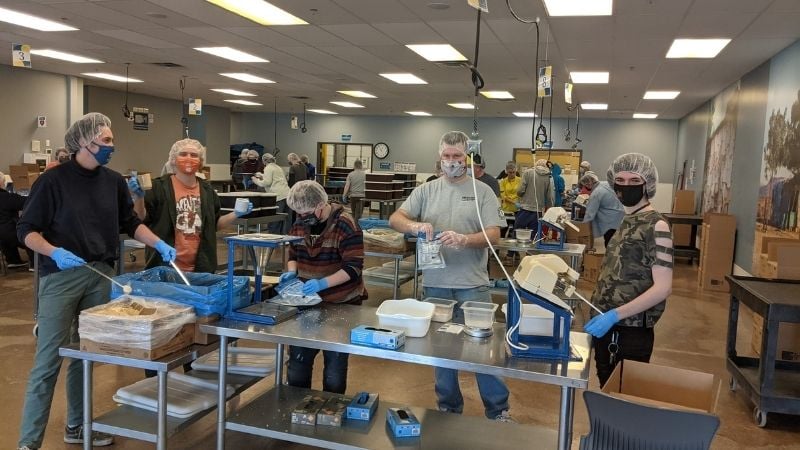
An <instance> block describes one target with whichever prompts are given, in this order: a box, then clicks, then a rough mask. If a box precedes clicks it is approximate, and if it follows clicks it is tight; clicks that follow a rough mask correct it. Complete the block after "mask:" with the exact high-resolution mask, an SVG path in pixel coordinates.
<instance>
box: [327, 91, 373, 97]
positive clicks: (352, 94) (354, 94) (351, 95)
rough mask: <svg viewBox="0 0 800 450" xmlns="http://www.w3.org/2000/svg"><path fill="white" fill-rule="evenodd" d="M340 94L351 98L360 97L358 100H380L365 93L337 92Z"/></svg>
mask: <svg viewBox="0 0 800 450" xmlns="http://www.w3.org/2000/svg"><path fill="white" fill-rule="evenodd" d="M336 92H338V93H340V94H344V95H349V96H350V97H358V98H378V97H375V96H374V95H372V94H369V93H367V92H364V91H336Z"/></svg>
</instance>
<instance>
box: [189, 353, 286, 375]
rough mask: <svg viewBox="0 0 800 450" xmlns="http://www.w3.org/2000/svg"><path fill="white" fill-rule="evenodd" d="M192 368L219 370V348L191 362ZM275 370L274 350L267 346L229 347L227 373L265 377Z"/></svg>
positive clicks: (208, 370) (205, 370)
mask: <svg viewBox="0 0 800 450" xmlns="http://www.w3.org/2000/svg"><path fill="white" fill-rule="evenodd" d="M192 369H194V370H202V371H204V372H219V350H217V351H214V352H211V353H208V354H206V355H203V356H201V357H200V358H197V359H196V360H195V361H194V362H192ZM273 370H275V350H273V349H269V348H252V347H229V348H228V373H235V374H240V375H249V376H254V377H265V376H267V375H269V374H270V373H272V371H273Z"/></svg>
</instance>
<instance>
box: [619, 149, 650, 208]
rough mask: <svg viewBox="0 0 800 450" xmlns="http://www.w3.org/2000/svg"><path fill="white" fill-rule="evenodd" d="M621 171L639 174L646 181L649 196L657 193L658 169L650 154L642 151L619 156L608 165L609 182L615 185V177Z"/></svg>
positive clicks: (646, 190)
mask: <svg viewBox="0 0 800 450" xmlns="http://www.w3.org/2000/svg"><path fill="white" fill-rule="evenodd" d="M620 172H631V173H635V174H637V175H639V176H640V177H642V179H643V180H644V182H645V192H647V198H653V197H655V195H656V185H657V184H658V169H656V165H655V164H654V163H653V160H652V159H650V157H649V156H647V155H643V154H641V153H626V154H624V155H620V156H617V159H615V160H614V162H612V163H611V165H610V166H609V167H608V174H607V178H608V184H610V185H611V186H613V185H614V178H615V177H616V175H617V174H618V173H620Z"/></svg>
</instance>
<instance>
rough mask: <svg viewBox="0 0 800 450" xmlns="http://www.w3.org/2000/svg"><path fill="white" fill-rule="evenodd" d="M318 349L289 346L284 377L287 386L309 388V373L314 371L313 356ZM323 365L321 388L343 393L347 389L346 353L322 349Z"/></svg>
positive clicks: (315, 355) (326, 390) (314, 356)
mask: <svg viewBox="0 0 800 450" xmlns="http://www.w3.org/2000/svg"><path fill="white" fill-rule="evenodd" d="M317 353H319V349H317V348H306V347H297V346H294V345H292V346H291V347H289V363H288V367H287V370H286V377H287V379H288V382H289V386H295V387H302V388H311V374H312V373H313V371H314V358H316V357H317ZM322 356H323V359H324V361H325V367H324V368H323V370H322V390H323V391H325V392H333V393H334V394H344V391H345V390H347V358H348V357H349V356H350V355H348V354H347V353H339V352H331V351H327V350H325V351H323V352H322Z"/></svg>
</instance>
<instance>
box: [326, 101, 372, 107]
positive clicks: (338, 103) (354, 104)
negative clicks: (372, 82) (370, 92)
mask: <svg viewBox="0 0 800 450" xmlns="http://www.w3.org/2000/svg"><path fill="white" fill-rule="evenodd" d="M329 103H330V104H332V105H338V106H341V107H342V108H363V107H364V105H359V104H358V103H353V102H329Z"/></svg>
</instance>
